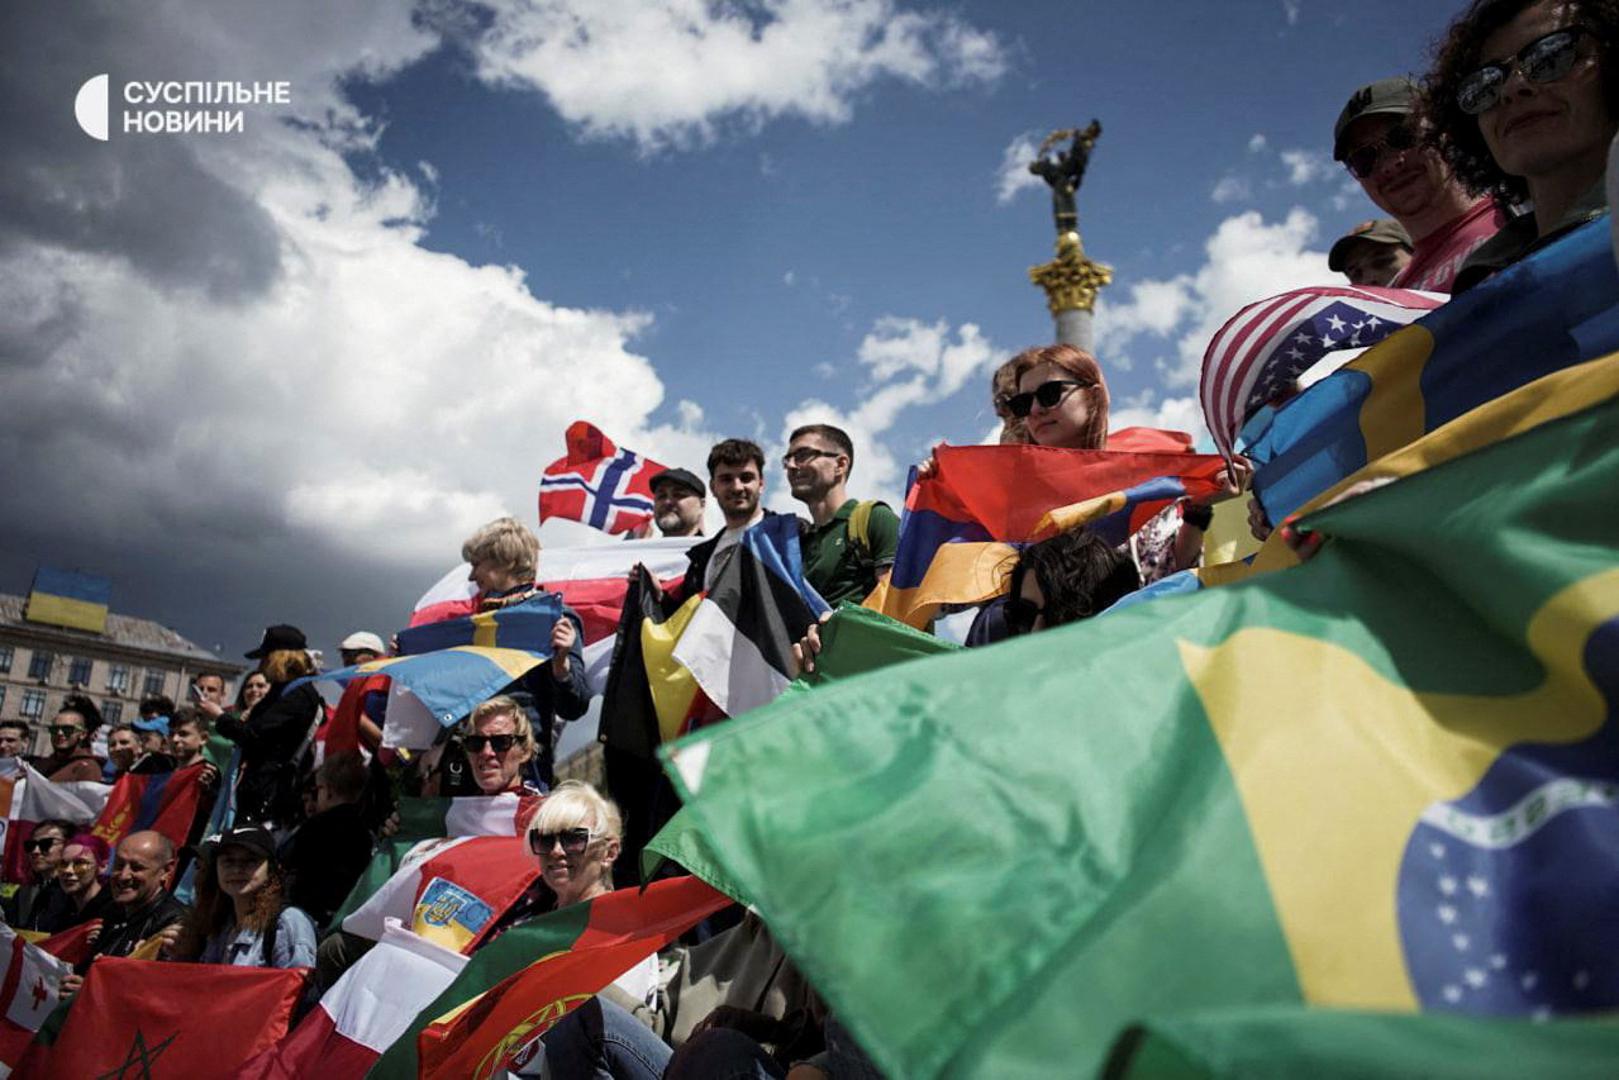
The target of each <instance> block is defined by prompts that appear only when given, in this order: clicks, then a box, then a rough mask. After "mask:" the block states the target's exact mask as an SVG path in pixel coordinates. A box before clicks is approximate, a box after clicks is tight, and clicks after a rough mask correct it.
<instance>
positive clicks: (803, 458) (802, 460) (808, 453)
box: [781, 446, 841, 469]
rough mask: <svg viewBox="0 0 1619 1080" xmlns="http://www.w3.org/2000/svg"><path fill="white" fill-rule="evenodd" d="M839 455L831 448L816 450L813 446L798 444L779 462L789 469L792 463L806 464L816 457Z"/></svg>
mask: <svg viewBox="0 0 1619 1080" xmlns="http://www.w3.org/2000/svg"><path fill="white" fill-rule="evenodd" d="M839 456H841V455H839V454H838V453H837V452H836V451H833V450H817V449H815V447H813V446H800V447H799V448H798V449H797V450H794V451H792V452H791V453H789V454H787V455H785V456H784V457H783V458H782V459H781V463H782V464H783V465H785V466H787V467H788V468H789V469H790V468H792V467H793V466H794V465H808V464H809V463H810V462H812V461H814V460H815V459H817V458H824V457H839Z"/></svg>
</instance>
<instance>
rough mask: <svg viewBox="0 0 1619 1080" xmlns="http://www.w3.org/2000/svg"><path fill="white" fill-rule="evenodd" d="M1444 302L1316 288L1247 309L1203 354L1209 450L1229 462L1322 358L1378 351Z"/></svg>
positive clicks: (1396, 292) (1410, 294)
mask: <svg viewBox="0 0 1619 1080" xmlns="http://www.w3.org/2000/svg"><path fill="white" fill-rule="evenodd" d="M1446 299H1447V298H1446V297H1445V296H1443V295H1441V294H1439V293H1424V292H1417V291H1415V290H1414V289H1385V288H1370V287H1362V286H1357V285H1316V286H1311V287H1310V288H1305V289H1294V290H1292V291H1291V292H1285V293H1281V294H1279V295H1277V296H1272V297H1270V298H1268V299H1265V300H1259V301H1257V302H1255V303H1252V304H1249V305H1248V306H1247V307H1245V308H1243V309H1242V310H1241V311H1239V312H1237V313H1236V314H1235V315H1233V316H1232V317H1231V318H1230V319H1229V320H1227V322H1226V324H1225V325H1224V326H1222V327H1221V328H1220V332H1219V333H1217V334H1215V335H1214V339H1213V340H1212V341H1210V342H1209V347H1208V349H1207V350H1206V351H1205V352H1204V353H1203V376H1202V382H1201V386H1200V389H1199V396H1200V397H1201V399H1202V403H1203V419H1204V421H1205V422H1206V423H1207V424H1208V426H1209V431H1210V433H1211V434H1213V436H1214V444H1215V446H1216V447H1218V448H1219V450H1220V453H1221V454H1223V455H1225V456H1226V457H1228V458H1229V457H1231V456H1232V455H1234V454H1235V453H1236V444H1237V436H1238V434H1239V433H1240V432H1241V431H1242V427H1243V425H1244V424H1246V423H1247V422H1248V420H1249V419H1250V418H1251V417H1252V416H1253V415H1254V414H1255V413H1256V412H1258V411H1259V410H1260V409H1261V408H1262V407H1264V406H1265V405H1267V404H1270V403H1272V402H1273V401H1280V400H1284V399H1285V398H1287V397H1289V396H1291V394H1292V388H1293V384H1294V382H1295V380H1297V379H1298V377H1299V376H1300V375H1302V374H1303V373H1304V372H1305V371H1307V370H1308V369H1310V368H1311V367H1314V366H1315V365H1316V363H1318V362H1319V361H1320V360H1321V358H1322V357H1324V356H1326V355H1327V354H1328V353H1330V352H1335V351H1338V350H1341V349H1363V348H1365V347H1367V346H1369V345H1373V344H1376V343H1377V342H1379V341H1382V340H1383V339H1384V338H1385V337H1387V336H1388V335H1389V334H1391V333H1393V332H1394V331H1395V330H1398V329H1399V328H1400V327H1402V326H1405V325H1406V324H1407V323H1410V322H1414V321H1416V320H1417V319H1420V318H1421V317H1422V316H1423V315H1426V314H1427V313H1428V312H1430V311H1432V310H1433V309H1434V308H1437V307H1439V306H1440V305H1441V304H1443V303H1444V302H1445V300H1446Z"/></svg>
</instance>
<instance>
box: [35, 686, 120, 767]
mask: <svg viewBox="0 0 1619 1080" xmlns="http://www.w3.org/2000/svg"><path fill="white" fill-rule="evenodd" d="M100 726H101V710H100V709H97V708H96V703H95V702H93V701H91V700H90V699H89V698H87V697H85V696H84V695H83V694H69V695H68V696H67V700H66V701H64V702H62V709H61V711H60V712H58V713H57V714H56V719H54V720H52V721H51V723H50V727H49V729H48V730H49V731H50V733H51V752H50V754H49V755H47V756H46V757H44V758H41V759H40V762H39V771H40V772H41V773H44V774H45V778H46V779H47V780H51V781H53V782H55V783H58V784H60V783H65V782H67V781H70V780H100V779H101V767H102V765H103V764H105V763H104V762H103V761H102V760H101V759H100V758H99V757H97V756H96V754H95V751H94V750H92V749H91V748H90V746H91V743H92V741H93V740H94V739H95V734H96V728H98V727H100Z"/></svg>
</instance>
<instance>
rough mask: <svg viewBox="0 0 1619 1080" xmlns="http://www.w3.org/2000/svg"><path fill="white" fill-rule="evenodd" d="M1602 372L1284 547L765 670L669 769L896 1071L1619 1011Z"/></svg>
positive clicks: (778, 928) (1072, 1070)
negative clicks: (1117, 594)
mask: <svg viewBox="0 0 1619 1080" xmlns="http://www.w3.org/2000/svg"><path fill="white" fill-rule="evenodd" d="M1616 395H1619V357H1608V358H1605V359H1603V360H1598V361H1592V362H1590V363H1588V364H1585V365H1581V366H1580V367H1577V368H1571V369H1568V370H1566V371H1564V372H1560V373H1558V374H1556V375H1553V376H1548V377H1546V378H1544V379H1541V380H1539V381H1538V382H1536V383H1532V384H1530V385H1529V386H1526V387H1524V388H1523V389H1522V390H1519V391H1516V392H1514V393H1513V394H1511V395H1509V396H1507V397H1503V398H1501V399H1498V400H1496V401H1494V402H1491V403H1490V404H1488V405H1486V406H1484V407H1482V408H1480V409H1478V410H1475V411H1474V412H1473V413H1469V414H1467V415H1466V416H1464V417H1461V418H1459V419H1458V420H1456V421H1455V422H1453V423H1451V424H1449V425H1446V426H1445V427H1443V428H1441V429H1439V430H1437V431H1435V432H1433V433H1431V434H1430V435H1428V436H1426V437H1424V438H1423V439H1421V440H1419V441H1418V442H1416V443H1414V444H1412V445H1411V446H1409V447H1407V448H1405V449H1404V450H1401V451H1398V452H1396V453H1394V454H1391V455H1389V456H1387V457H1385V458H1383V459H1380V460H1379V461H1378V462H1376V463H1374V464H1373V465H1371V466H1368V467H1367V468H1366V469H1365V470H1363V471H1362V473H1361V474H1359V482H1358V483H1356V484H1353V485H1346V492H1348V493H1353V495H1354V497H1352V498H1348V499H1347V500H1346V501H1343V502H1341V503H1340V504H1338V505H1335V506H1331V507H1328V508H1326V509H1324V510H1320V511H1318V512H1316V513H1314V514H1312V515H1311V516H1310V517H1308V518H1306V519H1305V522H1304V524H1305V525H1307V526H1309V527H1311V528H1314V529H1316V530H1318V531H1319V532H1321V533H1322V534H1323V535H1325V536H1326V537H1328V540H1327V542H1326V543H1325V545H1324V546H1323V547H1322V549H1321V551H1320V552H1319V553H1318V554H1317V555H1316V556H1315V558H1314V559H1312V560H1311V561H1309V562H1307V563H1305V564H1303V565H1300V566H1297V567H1294V568H1290V569H1288V570H1285V571H1279V572H1276V573H1272V574H1266V575H1262V576H1258V577H1255V578H1253V579H1251V580H1249V581H1246V582H1243V583H1239V584H1235V585H1230V586H1225V587H1221V588H1215V589H1207V590H1204V591H1202V592H1199V593H1196V594H1192V595H1187V596H1181V597H1168V598H1165V599H1162V600H1158V601H1155V602H1153V603H1151V604H1143V605H1138V606H1136V607H1133V608H1129V609H1125V610H1122V611H1117V612H1114V613H1111V614H1107V615H1104V616H1102V617H1100V618H1097V619H1093V620H1089V621H1086V622H1082V623H1078V624H1075V625H1071V626H1066V627H1062V628H1059V629H1056V630H1052V631H1048V632H1045V633H1040V634H1035V635H1032V636H1029V637H1025V638H1020V639H1017V640H1014V641H1011V642H1007V643H1004V644H1001V645H997V646H994V647H991V648H986V649H979V650H966V651H963V652H960V653H953V654H950V655H946V656H939V657H933V658H929V659H924V660H919V661H916V662H914V663H910V664H905V665H903V666H900V667H895V668H892V669H888V670H883V671H877V672H872V673H869V674H867V675H863V676H856V677H853V678H849V679H846V680H840V681H836V682H833V683H832V684H830V685H828V686H825V687H823V688H820V689H818V690H817V691H815V692H814V693H805V694H794V695H790V696H788V697H786V698H783V699H781V700H778V701H777V702H775V703H773V704H772V705H770V706H768V707H766V708H763V709H759V710H756V711H755V712H753V713H750V714H748V715H747V716H744V717H741V718H738V719H735V720H732V721H731V722H730V723H727V724H724V725H719V726H717V727H715V728H713V729H711V730H705V731H702V732H698V733H697V734H695V735H693V736H691V737H689V738H687V739H685V740H682V741H681V742H679V743H677V744H675V746H674V747H672V748H671V749H670V750H669V751H667V752H666V753H667V756H668V760H669V771H670V775H671V776H672V777H673V778H674V779H675V782H676V784H677V786H678V787H679V789H680V792H681V794H682V796H683V797H684V798H685V801H686V807H687V810H688V812H689V813H690V815H691V817H692V820H693V821H694V822H695V824H696V826H697V827H698V828H699V829H700V830H701V832H702V834H703V839H704V840H705V841H706V847H707V850H708V852H709V853H710V854H711V856H712V857H713V858H714V859H715V860H716V862H717V863H718V864H719V866H720V868H721V869H722V870H723V872H724V873H725V875H726V877H727V878H728V879H730V880H732V881H734V882H736V883H738V884H739V885H740V886H741V887H742V892H743V893H744V894H745V895H747V896H748V897H749V898H750V900H751V901H752V903H753V904H754V906H755V907H756V908H757V909H758V910H759V912H760V913H761V915H762V916H763V917H764V919H765V921H766V922H767V923H768V924H769V926H770V928H771V931H772V933H773V934H774V935H775V936H776V938H777V940H779V941H780V942H781V944H782V946H783V947H784V948H785V949H786V950H787V952H788V953H789V954H790V955H791V956H792V958H793V960H794V962H795V963H796V964H797V965H798V966H799V967H800V969H801V970H803V972H804V973H805V974H806V975H807V976H808V977H809V978H810V980H811V981H812V982H813V983H814V985H815V986H816V988H817V989H818V990H819V991H820V992H821V993H822V994H823V996H825V998H826V999H827V1000H828V1001H829V1003H830V1005H831V1007H832V1008H833V1010H834V1012H836V1013H837V1015H838V1016H839V1017H840V1019H841V1020H842V1022H843V1023H844V1024H845V1025H846V1026H847V1027H848V1028H849V1029H850V1030H851V1032H852V1033H853V1034H854V1036H855V1038H856V1039H857V1040H858V1041H859V1042H860V1043H861V1045H862V1046H863V1047H864V1048H865V1049H866V1050H867V1052H868V1053H870V1055H871V1056H872V1057H873V1058H874V1059H875V1060H876V1062H877V1063H878V1065H879V1066H880V1067H881V1068H882V1069H883V1070H884V1071H885V1072H887V1073H889V1074H890V1075H896V1076H906V1077H932V1076H939V1075H950V1076H995V1077H1019V1076H1050V1075H1073V1076H1080V1075H1091V1074H1094V1073H1095V1072H1096V1070H1097V1069H1098V1068H1099V1067H1100V1066H1101V1065H1102V1064H1103V1062H1104V1060H1105V1056H1106V1053H1107V1050H1108V1047H1109V1046H1110V1045H1111V1044H1112V1042H1113V1040H1114V1039H1115V1037H1116V1036H1117V1035H1118V1033H1119V1032H1120V1031H1122V1030H1123V1029H1124V1028H1126V1027H1127V1026H1128V1025H1129V1024H1131V1023H1132V1022H1135V1021H1136V1020H1139V1019H1140V1018H1143V1017H1149V1016H1161V1015H1171V1014H1178V1013H1183V1012H1191V1011H1195V1010H1202V1009H1208V1008H1212V1007H1248V1006H1262V1005H1263V1006H1287V1005H1292V1006H1297V1005H1301V1004H1306V1005H1311V1006H1330V1007H1335V1008H1343V1009H1367V1010H1381V1011H1394V1012H1416V1011H1418V1010H1433V1011H1443V1012H1458V1013H1466V1014H1476V1015H1499V1016H1510V1015H1519V1016H1530V1015H1540V1016H1555V1015H1562V1014H1566V1013H1580V1012H1590V1011H1593V1010H1600V1009H1613V1008H1615V1007H1619V960H1616V959H1615V958H1616V957H1619V924H1616V922H1615V920H1614V919H1613V918H1612V915H1611V913H1612V897H1613V896H1614V895H1616V890H1619V851H1616V849H1615V846H1614V843H1613V840H1612V837H1614V836H1615V835H1619V730H1616V728H1619V725H1616V724H1615V722H1614V720H1613V716H1612V714H1613V709H1614V701H1615V699H1616V698H1619V547H1616V543H1615V541H1616V538H1619V499H1615V498H1614V497H1613V492H1615V491H1616V490H1619V405H1616V404H1615V400H1616Z"/></svg>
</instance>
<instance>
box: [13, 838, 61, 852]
mask: <svg viewBox="0 0 1619 1080" xmlns="http://www.w3.org/2000/svg"><path fill="white" fill-rule="evenodd" d="M61 842H62V841H61V840H59V839H57V838H56V837H54V836H47V837H44V838H43V839H40V840H24V841H23V842H22V849H23V850H24V851H26V852H28V853H29V854H30V855H32V854H33V853H34V852H36V851H37V852H39V853H40V854H44V853H45V852H47V851H49V850H51V848H53V847H55V846H56V845H57V844H60V843H61Z"/></svg>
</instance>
